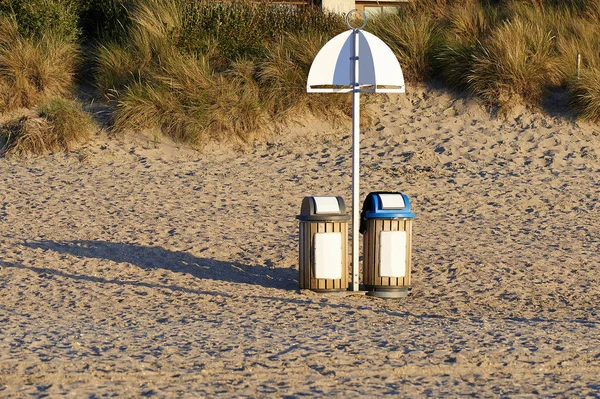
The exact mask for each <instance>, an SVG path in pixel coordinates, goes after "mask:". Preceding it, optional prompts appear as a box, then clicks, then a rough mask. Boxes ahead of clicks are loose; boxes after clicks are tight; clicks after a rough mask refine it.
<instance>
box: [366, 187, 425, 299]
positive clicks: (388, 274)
mask: <svg viewBox="0 0 600 399" xmlns="http://www.w3.org/2000/svg"><path fill="white" fill-rule="evenodd" d="M414 218H415V214H414V213H413V212H411V210H410V200H409V198H408V196H406V195H405V194H402V193H394V192H373V193H370V194H369V195H367V198H366V199H365V202H364V203H363V209H362V213H361V221H360V232H361V233H362V234H363V284H364V288H365V289H366V290H367V291H368V292H367V295H372V296H377V297H381V298H400V297H405V296H407V295H408V294H409V293H410V290H411V269H412V263H411V253H412V224H413V220H414Z"/></svg>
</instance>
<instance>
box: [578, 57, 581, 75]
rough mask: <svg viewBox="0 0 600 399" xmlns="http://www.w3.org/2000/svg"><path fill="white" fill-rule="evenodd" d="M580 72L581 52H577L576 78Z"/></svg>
mask: <svg viewBox="0 0 600 399" xmlns="http://www.w3.org/2000/svg"><path fill="white" fill-rule="evenodd" d="M580 72H581V54H577V79H579V73H580Z"/></svg>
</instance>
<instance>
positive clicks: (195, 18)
mask: <svg viewBox="0 0 600 399" xmlns="http://www.w3.org/2000/svg"><path fill="white" fill-rule="evenodd" d="M181 15H182V26H181V30H180V31H177V32H174V33H175V36H176V37H175V40H176V43H177V47H178V48H179V49H181V50H183V51H184V52H186V53H189V54H195V55H200V54H206V53H209V54H210V55H211V57H210V58H211V63H212V64H213V66H214V68H215V69H216V70H224V69H226V68H228V67H229V66H230V65H231V63H232V62H236V61H239V60H241V59H248V58H250V59H260V58H264V57H265V55H266V54H267V48H268V47H269V46H270V45H272V44H273V43H276V42H278V41H279V40H280V39H281V38H282V37H283V35H284V34H285V33H288V34H301V33H305V32H313V33H316V34H319V33H325V34H328V35H331V36H333V35H334V34H336V33H340V32H342V31H343V30H344V28H345V25H344V22H343V19H342V18H341V16H339V15H335V14H331V13H323V12H322V11H321V10H320V9H318V8H316V7H298V8H297V9H293V8H291V7H288V6H285V5H272V4H264V3H263V4H252V3H240V2H223V3H214V2H208V1H191V0H187V1H184V6H183V10H182V13H181ZM234 32H235V33H234Z"/></svg>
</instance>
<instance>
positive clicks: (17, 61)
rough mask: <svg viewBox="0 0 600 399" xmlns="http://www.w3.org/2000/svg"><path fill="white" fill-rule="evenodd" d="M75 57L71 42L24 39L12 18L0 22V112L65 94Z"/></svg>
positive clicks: (44, 37)
mask: <svg viewBox="0 0 600 399" xmlns="http://www.w3.org/2000/svg"><path fill="white" fill-rule="evenodd" d="M78 56H79V52H78V49H77V46H76V44H75V43H74V42H72V41H68V40H63V39H61V38H60V37H58V36H55V34H54V33H52V32H49V33H47V34H45V35H42V36H40V37H37V35H35V36H34V37H27V36H24V35H23V34H22V33H20V31H19V29H18V25H17V23H16V21H15V20H14V19H13V18H2V19H0V88H1V90H0V112H5V111H7V110H11V109H15V108H21V107H34V106H36V105H37V104H39V103H40V102H42V101H45V100H46V99H48V98H49V97H52V96H56V95H66V94H68V93H69V92H70V91H71V90H72V89H73V80H74V75H75V69H76V65H77V62H78Z"/></svg>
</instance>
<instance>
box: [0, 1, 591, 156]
mask: <svg viewBox="0 0 600 399" xmlns="http://www.w3.org/2000/svg"><path fill="white" fill-rule="evenodd" d="M45 1H46V0H31V1H25V0H6V1H5V2H3V3H1V4H0V113H2V112H5V111H9V110H12V109H15V108H23V107H25V108H30V109H35V110H36V111H35V112H36V113H37V114H36V115H37V116H36V117H35V118H33V117H29V118H25V119H23V120H17V121H13V124H12V125H10V126H9V128H6V127H5V128H4V130H3V131H4V132H7V131H10V132H12V133H10V134H7V133H6V134H4V135H3V137H4V141H5V142H8V141H7V140H8V139H7V137H9V136H10V137H11V139H10V140H11V141H10V143H11V144H10V145H11V146H13V145H14V143H15V141H14V140H15V139H14V138H15V137H22V139H21V140H23V143H25V142H26V141H27V140H29V141H27V142H30V143H31V145H30V146H29V147H30V148H32V149H33V152H36V151H38V150H37V149H38V148H46V149H53V148H63V149H64V148H68V145H67V144H65V143H66V142H71V141H70V140H66V139H65V140H66V141H64V142H63V144H56V143H58V142H59V141H60V140H59V141H55V140H54V139H49V140H50V141H49V143H52V144H45V146H46V147H43V146H41V145H40V144H39V143H40V141H39V137H38V136H39V135H38V136H36V135H35V134H30V133H28V132H30V131H34V130H36V129H37V130H38V131H44V130H45V129H46V130H48V129H50V130H48V131H51V130H52V129H54V128H53V127H51V126H50V122H51V121H50V119H51V118H48V117H42V116H40V115H41V114H40V112H41V111H40V110H41V108H40V106H41V104H43V103H47V102H48V101H49V99H53V98H56V97H57V96H58V97H60V96H67V97H68V96H69V93H70V92H72V90H73V82H74V78H75V76H76V73H77V71H78V70H77V66H78V63H79V62H80V61H84V62H85V61H86V57H90V54H89V53H86V52H82V51H80V50H79V48H78V44H77V43H78V42H77V40H76V39H78V40H79V42H85V43H90V42H93V43H95V50H94V51H93V54H92V55H91V58H92V62H93V64H94V76H93V78H94V81H95V84H96V86H97V88H98V90H99V92H100V93H101V95H102V96H103V97H104V98H105V99H106V100H108V101H109V102H111V103H112V104H113V105H114V109H115V111H114V117H113V120H114V121H115V130H117V131H127V130H139V129H144V128H148V129H153V130H157V129H158V130H159V131H160V132H162V134H164V135H165V136H168V137H171V138H173V139H174V140H176V141H182V142H186V143H189V144H191V145H192V146H194V147H202V146H204V145H205V144H206V143H208V142H209V141H211V140H217V141H235V142H240V143H247V142H252V141H253V140H255V139H257V138H261V137H264V135H265V133H268V132H269V131H270V130H272V126H273V125H274V124H275V123H279V122H283V121H286V120H289V119H290V118H301V117H302V116H303V115H306V114H307V113H311V114H314V115H316V116H319V117H322V118H337V117H338V116H340V115H348V114H349V112H350V96H344V95H327V94H310V95H309V94H307V93H306V90H305V85H306V77H307V75H308V71H309V68H310V65H311V63H312V61H313V59H314V56H315V55H316V53H317V52H318V51H319V49H320V48H321V47H322V46H323V45H324V44H325V43H326V42H327V41H328V40H329V39H331V38H332V37H333V36H334V35H336V34H338V33H340V32H342V31H343V30H345V29H347V28H346V26H345V23H344V20H343V17H342V16H341V15H335V14H332V13H324V12H322V11H321V10H319V9H318V8H315V7H298V8H293V7H288V6H282V5H275V4H268V3H253V2H248V1H245V0H243V1H233V2H219V3H215V2H209V1H206V0H92V1H88V2H86V1H83V0H55V1H52V2H51V3H52V6H51V7H45V8H44V4H46V3H45ZM366 30H368V31H371V32H373V33H374V34H376V35H378V36H379V37H381V38H382V39H383V40H384V41H385V42H386V43H387V44H388V45H389V46H390V47H391V48H392V50H393V51H394V52H395V54H396V55H397V57H398V59H399V61H400V63H401V65H402V68H403V71H404V76H405V79H406V80H407V81H408V83H409V84H410V83H418V82H430V81H433V80H440V81H442V82H444V83H446V84H447V85H448V86H449V87H451V88H454V89H457V90H464V91H468V92H470V93H472V94H473V95H474V96H476V97H478V98H480V99H481V100H482V101H483V103H484V104H486V105H488V106H489V107H490V108H492V109H498V110H499V111H501V113H506V112H508V111H509V110H510V109H511V108H512V107H514V106H515V105H517V104H524V105H527V106H529V107H532V108H536V107H539V105H540V104H541V103H542V100H543V98H544V97H545V96H546V94H547V93H548V91H549V90H555V89H557V88H560V89H561V90H566V91H567V92H568V93H569V95H570V99H571V101H570V104H571V106H572V107H573V109H574V110H575V111H576V113H577V114H578V115H579V116H581V117H582V118H587V119H591V120H595V121H598V120H600V91H599V90H598V82H599V81H600V42H599V41H598V39H597V38H598V37H600V0H564V1H558V0H527V1H517V0H508V1H492V0H413V1H411V2H410V4H408V5H406V6H404V7H402V8H401V9H400V10H399V11H398V12H397V13H392V14H383V15H380V16H376V17H373V18H370V19H369V23H368V25H367V27H366ZM82 35H83V36H82ZM578 54H581V57H582V64H581V70H580V71H579V76H577V70H576V59H577V55H578ZM368 99H369V97H368V96H365V100H367V101H368ZM36 118H37V119H36ZM38 119H39V120H38ZM367 119H368V115H365V118H364V120H367ZM36 121H37V122H36ZM52 123H54V124H56V123H57V122H56V121H53V122H52ZM38 125H39V126H38ZM35 126H38V127H37V128H34V127H35ZM53 126H54V125H53ZM15 132H16V133H15ZM18 132H21V133H18ZM53 134H54V133H52V134H48V135H47V136H48V137H51V136H52V135H53ZM26 139H27V140H26ZM36 140H37V141H36ZM53 140H54V141H53ZM73 140H74V141H73V142H77V141H78V140H79V139H78V138H77V139H75V138H74V139H73ZM35 143H38V144H35ZM23 146H24V147H27V145H23ZM4 147H5V150H6V145H5V146H4ZM11 148H12V147H11ZM13 152H14V153H16V152H18V151H17V150H14V151H13Z"/></svg>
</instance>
